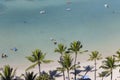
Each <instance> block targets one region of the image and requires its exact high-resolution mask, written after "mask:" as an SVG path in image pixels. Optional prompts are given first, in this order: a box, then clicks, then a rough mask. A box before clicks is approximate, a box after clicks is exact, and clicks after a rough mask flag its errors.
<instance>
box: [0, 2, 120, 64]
mask: <svg viewBox="0 0 120 80" xmlns="http://www.w3.org/2000/svg"><path fill="white" fill-rule="evenodd" d="M68 2H71V3H70V4H68ZM104 4H108V6H109V7H108V8H105V7H104ZM67 8H70V9H71V10H70V11H67V10H66V9H67ZM40 10H45V11H46V12H45V14H40ZM50 38H54V39H56V41H57V42H58V43H64V44H65V45H66V46H68V45H69V44H70V42H72V41H74V40H80V41H81V42H82V44H83V49H88V50H90V51H92V50H98V51H100V52H101V53H103V55H110V54H112V53H114V52H115V51H116V50H118V49H119V48H120V0H0V54H2V53H6V54H7V55H8V58H7V59H2V58H0V64H5V63H10V64H13V65H14V64H19V65H21V64H22V65H26V63H28V62H29V61H27V60H26V58H25V56H28V55H31V54H32V53H31V52H32V51H33V50H34V49H36V48H38V49H41V50H42V51H43V52H44V53H47V58H48V59H57V58H58V56H59V55H57V53H54V48H55V47H56V45H54V44H53V42H52V41H51V40H50ZM13 47H16V48H17V49H18V51H16V52H13V51H11V50H10V49H11V48H13Z"/></svg>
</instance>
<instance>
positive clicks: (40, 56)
mask: <svg viewBox="0 0 120 80" xmlns="http://www.w3.org/2000/svg"><path fill="white" fill-rule="evenodd" d="M45 56H46V54H45V53H43V52H42V51H41V50H39V49H36V50H35V51H33V52H32V56H28V57H26V58H27V59H28V60H29V61H31V62H32V63H34V64H33V65H31V66H30V67H28V68H27V69H26V70H29V69H31V68H34V67H35V66H36V65H38V68H39V75H40V74H41V69H40V64H41V63H50V62H51V60H45Z"/></svg>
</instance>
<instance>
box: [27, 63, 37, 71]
mask: <svg viewBox="0 0 120 80" xmlns="http://www.w3.org/2000/svg"><path fill="white" fill-rule="evenodd" d="M37 64H38V62H36V63H35V64H33V65H31V66H29V67H28V68H27V69H26V70H25V71H28V70H29V69H32V68H34V67H35V66H36V65H37Z"/></svg>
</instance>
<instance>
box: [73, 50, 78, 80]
mask: <svg viewBox="0 0 120 80" xmlns="http://www.w3.org/2000/svg"><path fill="white" fill-rule="evenodd" d="M76 60H77V52H76V53H75V61H74V65H75V68H74V72H75V75H74V79H75V80H76Z"/></svg>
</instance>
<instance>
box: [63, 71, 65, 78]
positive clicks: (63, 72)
mask: <svg viewBox="0 0 120 80" xmlns="http://www.w3.org/2000/svg"><path fill="white" fill-rule="evenodd" d="M63 80H65V71H63Z"/></svg>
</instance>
